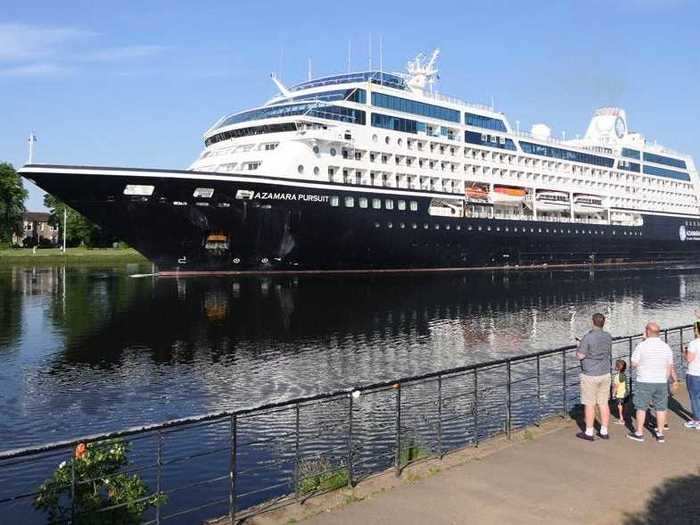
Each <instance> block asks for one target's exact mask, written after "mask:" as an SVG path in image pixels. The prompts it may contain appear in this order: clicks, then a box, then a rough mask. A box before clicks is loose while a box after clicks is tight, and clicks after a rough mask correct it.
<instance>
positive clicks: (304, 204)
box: [21, 166, 700, 272]
mask: <svg viewBox="0 0 700 525" xmlns="http://www.w3.org/2000/svg"><path fill="white" fill-rule="evenodd" d="M21 174H22V175H23V176H25V177H27V178H29V179H31V180H33V181H34V182H35V183H36V184H37V185H38V186H39V187H41V188H42V189H44V190H45V191H47V192H49V193H51V194H53V195H55V196H57V197H58V198H59V199H61V200H62V201H64V202H67V203H68V204H69V205H70V206H71V207H73V208H75V209H76V210H78V211H79V212H80V213H82V214H84V215H85V216H86V217H88V218H89V219H90V220H92V221H93V222H95V223H96V224H98V225H99V226H101V227H102V228H104V229H106V230H108V231H110V232H113V233H114V234H115V235H116V236H118V237H119V238H121V239H123V240H124V241H125V242H127V243H128V244H130V245H131V246H133V247H134V248H136V249H137V250H138V251H139V252H141V253H142V254H143V255H144V256H146V257H147V258H148V259H150V260H151V261H153V262H154V263H155V264H156V265H157V266H158V269H159V270H160V271H256V272H257V271H346V270H354V271H371V270H415V269H426V270H429V269H458V268H474V267H505V266H507V267H511V268H512V267H515V266H527V265H542V264H548V265H555V264H590V263H591V262H595V263H629V262H670V261H673V262H679V261H682V262H691V263H695V262H700V258H699V255H700V242H699V239H700V232H697V231H696V230H700V226H698V224H700V222H699V221H700V217H680V216H679V217H674V216H668V215H665V216H661V215H643V219H644V225H643V226H637V227H635V226H612V225H592V224H579V223H565V222H543V221H532V220H523V221H520V220H507V219H488V218H480V219H476V218H458V217H439V216H431V215H430V214H429V213H428V209H429V205H430V202H431V198H432V197H440V194H426V193H420V192H412V191H410V190H393V189H388V188H366V187H357V186H355V187H349V186H345V185H340V184H332V183H325V182H324V183H314V182H307V181H304V182H299V181H290V180H285V179H275V178H269V179H266V178H261V177H251V176H245V175H230V176H224V175H221V174H211V173H193V172H183V171H162V170H126V169H114V168H77V167H62V166H26V167H25V168H23V170H22V171H21ZM127 184H138V185H152V186H154V187H155V191H154V193H153V194H152V195H151V196H148V197H144V196H127V195H124V188H125V187H126V185H127ZM202 187H206V188H212V189H213V190H214V193H213V196H212V197H211V198H193V192H194V191H195V189H196V188H202ZM346 196H352V197H354V198H355V201H356V202H355V207H353V208H348V207H345V206H344V205H343V204H344V199H345V197H346ZM360 197H367V198H368V199H369V200H370V201H371V199H381V200H382V203H384V202H385V201H386V199H390V200H393V201H394V209H372V208H371V207H369V208H360V207H359V206H358V203H357V200H358V199H359V198H360ZM452 197H454V196H452ZM335 198H337V199H338V200H339V202H340V205H339V206H333V205H332V202H333V201H334V200H335ZM399 200H403V201H405V202H407V203H410V202H411V201H413V202H415V203H417V209H416V210H411V209H409V207H408V206H407V209H405V210H399V209H398V206H396V204H397V203H398V201H399ZM174 203H179V204H174ZM382 208H384V205H382ZM681 226H684V227H685V230H686V232H687V233H686V235H684V237H685V239H684V240H681V235H680V234H679V232H680V230H681ZM224 239H225V240H224Z"/></svg>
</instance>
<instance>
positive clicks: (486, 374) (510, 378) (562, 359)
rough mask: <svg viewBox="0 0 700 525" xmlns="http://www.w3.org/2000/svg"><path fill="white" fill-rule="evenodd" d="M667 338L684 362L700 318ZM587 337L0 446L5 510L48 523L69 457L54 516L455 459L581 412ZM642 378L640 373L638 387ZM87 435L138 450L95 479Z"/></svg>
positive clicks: (357, 477)
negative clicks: (39, 506)
mask: <svg viewBox="0 0 700 525" xmlns="http://www.w3.org/2000/svg"><path fill="white" fill-rule="evenodd" d="M661 336H662V337H663V338H664V339H665V340H666V342H667V343H668V344H669V345H670V346H671V348H672V349H673V352H674V355H675V357H676V358H677V362H678V363H682V360H681V359H680V353H681V349H682V348H683V347H684V345H685V344H686V343H687V342H688V341H690V340H691V339H692V338H693V332H692V325H684V326H677V327H673V328H668V329H664V330H662V334H661ZM641 340H642V334H635V335H628V336H624V337H615V338H614V340H613V347H612V353H611V355H610V369H611V370H612V369H613V365H614V363H615V361H616V360H617V359H625V360H627V362H628V363H629V361H630V360H631V355H632V351H633V349H634V347H635V345H636V344H637V343H639V342H640V341H641ZM576 349H577V348H576V346H575V345H568V346H563V347H559V348H555V349H551V350H544V351H539V352H535V353H529V354H526V355H519V356H513V357H508V358H500V359H495V360H492V361H488V362H483V363H478V364H472V365H467V366H460V367H455V368H450V369H446V370H439V371H435V372H429V373H425V374H420V375H414V376H407V377H401V378H397V379H392V380H389V381H380V382H377V383H373V384H367V385H362V386H357V387H354V388H345V389H340V390H335V391H332V392H327V393H322V394H316V395H309V396H304V397H298V398H295V399H289V400H285V401H280V402H274V403H268V404H264V405H260V406H255V407H249V408H241V409H238V410H230V411H222V412H217V413H212V414H206V415H201V416H196V417H188V418H183V419H175V420H170V421H165V422H162V423H157V424H148V425H143V426H140V427H135V428H128V429H124V430H120V431H116V432H108V433H101V434H93V435H86V436H82V437H79V438H76V439H70V440H66V441H61V442H54V443H46V444H43V445H39V446H33V447H28V448H23V449H18V450H8V451H4V452H0V479H2V480H3V483H2V484H1V485H0V512H2V516H3V519H4V521H5V522H8V523H19V522H27V523H30V522H31V523H33V522H39V521H43V520H42V516H41V514H40V513H39V511H37V510H36V509H35V508H33V505H32V504H33V502H36V501H37V500H36V498H37V497H38V496H39V494H40V493H41V488H40V487H41V484H42V483H43V482H44V480H45V479H47V478H48V477H50V476H51V475H52V473H53V472H54V471H56V469H57V465H58V468H59V469H61V473H62V474H61V475H60V476H59V477H57V478H55V479H54V482H55V483H54V484H53V485H51V487H52V494H53V495H55V496H56V499H55V503H56V506H57V507H58V508H59V510H60V512H57V514H56V515H55V516H53V517H52V523H81V522H84V521H90V522H92V521H105V522H106V521H110V522H118V521H119V520H120V519H123V518H124V513H125V512H126V511H127V510H129V509H131V510H129V512H131V511H133V508H134V507H133V506H134V505H135V506H138V505H139V504H143V507H144V508H145V507H148V508H147V509H146V510H145V511H144V513H143V515H142V516H140V519H141V521H142V522H143V523H147V524H153V523H155V524H160V523H165V522H169V523H173V522H179V523H192V522H200V523H201V522H203V521H205V520H207V519H211V518H215V517H222V518H223V519H225V520H226V521H225V522H226V523H236V522H237V521H239V520H243V519H245V518H247V517H249V516H251V515H254V514H258V513H260V512H263V511H265V510H269V509H271V508H274V507H279V506H282V505H286V504H290V503H293V502H301V503H303V502H304V501H305V500H306V499H307V498H309V497H311V496H314V495H316V494H320V493H324V492H328V491H331V490H334V489H336V488H340V487H344V486H354V485H355V484H356V483H357V482H359V481H361V480H363V479H366V478H368V477H371V476H373V475H376V474H379V473H382V472H386V471H387V470H389V471H390V472H391V470H393V471H394V472H395V473H396V475H401V473H402V471H403V469H404V468H405V467H406V466H407V465H409V464H411V463H414V462H416V461H420V460H423V459H426V458H440V459H442V458H443V457H444V456H445V455H446V454H449V453H451V452H453V451H457V450H460V449H463V448H466V447H473V446H477V445H479V443H480V442H481V441H483V440H484V439H487V438H489V437H493V436H496V435H504V436H505V437H507V438H508V439H510V438H511V436H512V434H513V432H514V431H516V430H518V429H523V428H524V427H527V426H529V425H533V424H539V423H540V422H542V421H543V420H544V419H546V418H550V417H553V416H564V417H566V416H569V415H571V414H574V412H575V409H576V408H577V405H578V404H579V371H580V367H579V363H578V359H577V358H576V354H575V352H576ZM683 366H684V365H681V369H680V370H679V375H680V376H681V377H683V375H684V373H685V371H684V369H683V368H682V367H683ZM635 384H636V378H635V377H634V376H633V377H632V379H631V384H630V387H631V392H634V388H635ZM81 443H84V444H86V445H87V451H88V452H87V453H88V454H93V453H97V452H100V451H101V452H105V451H109V450H110V447H114V445H115V443H120V444H123V445H124V446H126V447H127V450H128V458H129V462H128V464H126V465H122V466H121V467H120V468H119V469H118V470H115V471H112V472H111V473H109V474H106V475H100V476H99V477H97V478H90V477H89V476H90V474H89V473H90V472H94V471H91V470H90V469H84V468H81V467H82V465H81V463H80V462H81V461H85V458H78V459H76V458H75V455H74V450H75V449H76V447H77V446H78V445H79V444H81ZM89 457H90V456H88V458H89ZM124 475H128V476H129V477H133V476H138V477H139V478H141V480H142V481H143V482H144V483H145V484H146V485H145V487H146V489H145V492H143V493H141V494H139V495H137V496H135V497H134V499H132V500H130V501H125V502H115V501H109V500H105V501H103V504H101V505H94V500H93V499H92V498H93V496H94V495H95V494H101V495H102V496H101V497H103V498H104V497H106V496H105V494H107V493H108V488H107V487H109V486H110V485H109V482H110V481H111V480H116V479H118V477H120V476H124ZM121 479H122V481H123V477H122V478H121ZM100 491H103V492H100ZM88 493H89V495H90V502H91V503H87V504H86V501H85V497H86V494H88ZM49 503H50V502H49ZM130 505H131V506H132V507H129V506H130ZM88 518H89V519H88ZM132 521H133V520H132ZM222 523H223V521H222Z"/></svg>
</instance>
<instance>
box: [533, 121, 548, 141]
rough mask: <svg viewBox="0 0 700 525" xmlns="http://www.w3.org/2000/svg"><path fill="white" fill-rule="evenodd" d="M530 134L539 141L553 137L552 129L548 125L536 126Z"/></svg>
mask: <svg viewBox="0 0 700 525" xmlns="http://www.w3.org/2000/svg"><path fill="white" fill-rule="evenodd" d="M530 133H532V136H533V137H536V138H538V139H548V138H550V137H551V136H552V129H551V128H550V127H549V126H548V125H547V124H535V125H534V126H532V129H531V130H530Z"/></svg>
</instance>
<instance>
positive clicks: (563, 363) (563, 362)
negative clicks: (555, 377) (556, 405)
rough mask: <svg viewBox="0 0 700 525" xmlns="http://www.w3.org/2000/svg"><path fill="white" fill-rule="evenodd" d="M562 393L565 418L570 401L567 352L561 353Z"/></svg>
mask: <svg viewBox="0 0 700 525" xmlns="http://www.w3.org/2000/svg"><path fill="white" fill-rule="evenodd" d="M561 393H562V405H563V408H564V417H566V414H567V413H568V412H569V401H568V399H567V395H566V350H562V351H561Z"/></svg>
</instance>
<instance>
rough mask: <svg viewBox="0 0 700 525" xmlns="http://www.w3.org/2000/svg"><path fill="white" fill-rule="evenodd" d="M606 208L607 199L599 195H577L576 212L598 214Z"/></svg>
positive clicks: (575, 198)
mask: <svg viewBox="0 0 700 525" xmlns="http://www.w3.org/2000/svg"><path fill="white" fill-rule="evenodd" d="M604 208H605V200H604V199H603V197H599V196H598V195H576V196H575V197H574V212H576V213H579V214H582V215H583V214H597V213H600V212H601V211H603V209H604Z"/></svg>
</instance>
